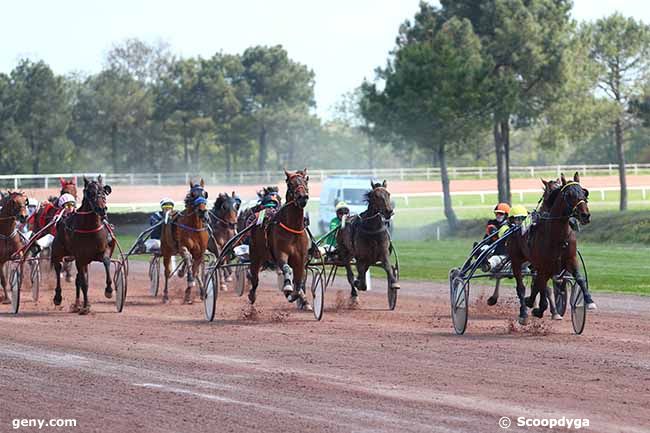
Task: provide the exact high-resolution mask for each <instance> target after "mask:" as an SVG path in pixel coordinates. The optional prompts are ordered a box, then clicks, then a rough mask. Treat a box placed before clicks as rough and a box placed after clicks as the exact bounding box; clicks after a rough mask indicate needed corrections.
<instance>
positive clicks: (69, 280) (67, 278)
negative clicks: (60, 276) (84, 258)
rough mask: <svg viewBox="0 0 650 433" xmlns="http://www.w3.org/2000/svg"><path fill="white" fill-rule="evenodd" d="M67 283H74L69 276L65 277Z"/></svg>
mask: <svg viewBox="0 0 650 433" xmlns="http://www.w3.org/2000/svg"><path fill="white" fill-rule="evenodd" d="M65 282H66V283H71V282H72V277H71V276H69V275H66V277H65Z"/></svg>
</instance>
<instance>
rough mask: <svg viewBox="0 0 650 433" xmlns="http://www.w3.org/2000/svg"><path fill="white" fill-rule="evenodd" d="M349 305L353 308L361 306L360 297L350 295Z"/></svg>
mask: <svg viewBox="0 0 650 433" xmlns="http://www.w3.org/2000/svg"><path fill="white" fill-rule="evenodd" d="M348 307H349V308H351V309H355V308H359V297H358V296H350V302H349V303H348Z"/></svg>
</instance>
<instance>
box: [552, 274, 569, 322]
mask: <svg viewBox="0 0 650 433" xmlns="http://www.w3.org/2000/svg"><path fill="white" fill-rule="evenodd" d="M553 297H554V299H555V311H556V312H557V314H559V315H560V316H563V317H564V313H566V306H567V298H568V292H567V280H566V279H565V278H562V279H560V280H558V281H555V280H553Z"/></svg>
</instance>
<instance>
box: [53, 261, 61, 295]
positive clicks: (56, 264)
mask: <svg viewBox="0 0 650 433" xmlns="http://www.w3.org/2000/svg"><path fill="white" fill-rule="evenodd" d="M53 265H54V275H56V287H55V289H54V305H61V302H63V297H62V296H61V262H59V261H55V262H54V264H53Z"/></svg>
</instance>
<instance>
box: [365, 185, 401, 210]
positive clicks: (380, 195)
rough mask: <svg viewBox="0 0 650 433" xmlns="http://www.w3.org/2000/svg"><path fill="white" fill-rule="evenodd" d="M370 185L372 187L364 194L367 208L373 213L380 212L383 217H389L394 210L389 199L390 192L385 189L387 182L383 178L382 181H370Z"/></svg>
mask: <svg viewBox="0 0 650 433" xmlns="http://www.w3.org/2000/svg"><path fill="white" fill-rule="evenodd" d="M370 186H371V188H372V189H371V190H370V191H368V192H367V193H366V195H365V199H366V202H367V203H368V210H369V211H370V213H371V214H373V215H374V214H377V213H380V214H381V216H383V217H384V219H390V218H391V217H392V216H393V213H394V210H393V205H392V204H391V201H390V192H388V189H386V187H387V186H388V183H387V182H386V181H385V180H384V181H383V182H382V183H374V182H373V181H370Z"/></svg>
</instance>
